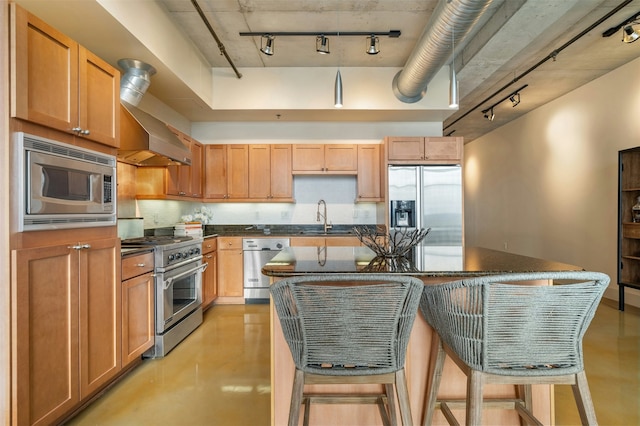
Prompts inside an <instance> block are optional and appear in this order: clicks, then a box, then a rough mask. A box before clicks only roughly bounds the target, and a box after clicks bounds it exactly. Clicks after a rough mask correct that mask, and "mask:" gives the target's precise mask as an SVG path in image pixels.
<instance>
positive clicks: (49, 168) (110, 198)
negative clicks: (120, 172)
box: [16, 132, 116, 231]
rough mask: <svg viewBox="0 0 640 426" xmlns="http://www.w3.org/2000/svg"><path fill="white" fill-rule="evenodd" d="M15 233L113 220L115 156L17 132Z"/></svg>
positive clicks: (105, 223)
mask: <svg viewBox="0 0 640 426" xmlns="http://www.w3.org/2000/svg"><path fill="white" fill-rule="evenodd" d="M16 135H17V147H18V148H17V152H18V164H20V165H21V166H22V170H20V182H19V193H20V194H21V196H20V206H19V209H20V214H19V231H31V230H41V229H60V228H84V227H92V226H113V225H115V224H116V157H115V156H113V155H108V154H102V153H99V152H95V151H91V150H88V149H84V148H80V147H77V146H73V145H68V144H65V143H61V142H57V141H53V140H50V139H45V138H42V137H40V136H34V135H30V134H26V133H24V132H18V133H16Z"/></svg>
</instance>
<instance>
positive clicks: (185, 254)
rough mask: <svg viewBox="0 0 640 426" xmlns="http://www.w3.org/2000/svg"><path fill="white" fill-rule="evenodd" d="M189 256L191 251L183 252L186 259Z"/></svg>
mask: <svg viewBox="0 0 640 426" xmlns="http://www.w3.org/2000/svg"><path fill="white" fill-rule="evenodd" d="M187 257H189V252H188V251H185V252H184V253H182V258H183V259H186V258H187Z"/></svg>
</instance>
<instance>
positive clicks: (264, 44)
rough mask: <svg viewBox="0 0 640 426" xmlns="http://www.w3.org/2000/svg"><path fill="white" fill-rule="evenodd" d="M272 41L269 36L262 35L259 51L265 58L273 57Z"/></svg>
mask: <svg viewBox="0 0 640 426" xmlns="http://www.w3.org/2000/svg"><path fill="white" fill-rule="evenodd" d="M274 40H275V37H274V36H272V35H271V34H264V35H263V36H262V38H261V40H260V51H261V52H262V53H264V54H265V55H267V56H271V55H273V52H274V50H273V47H274Z"/></svg>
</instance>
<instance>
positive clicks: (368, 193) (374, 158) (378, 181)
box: [356, 144, 384, 202]
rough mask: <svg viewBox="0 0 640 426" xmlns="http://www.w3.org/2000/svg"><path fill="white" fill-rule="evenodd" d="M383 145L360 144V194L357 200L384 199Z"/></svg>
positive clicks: (358, 183) (358, 181) (372, 200)
mask: <svg viewBox="0 0 640 426" xmlns="http://www.w3.org/2000/svg"><path fill="white" fill-rule="evenodd" d="M381 146H382V145H375V144H371V145H370V144H366V145H365V144H362V145H358V179H357V189H358V195H357V198H356V201H371V202H377V201H383V197H384V191H383V188H382V180H383V179H382V157H381V154H380V147H381Z"/></svg>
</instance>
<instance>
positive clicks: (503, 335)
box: [420, 271, 609, 376]
mask: <svg viewBox="0 0 640 426" xmlns="http://www.w3.org/2000/svg"><path fill="white" fill-rule="evenodd" d="M536 280H569V281H570V282H569V281H568V282H567V283H563V284H559V283H558V282H557V281H556V282H555V284H554V285H532V284H531V283H525V282H526V281H536ZM608 284H609V277H608V276H607V275H605V274H601V273H597V272H585V271H575V272H553V273H541V272H540V273H521V274H505V275H495V276H484V277H476V278H469V279H463V280H460V281H454V282H450V283H445V284H439V285H427V286H425V288H424V292H423V295H422V300H421V303H420V309H421V311H422V313H423V315H424V317H425V319H426V320H427V322H428V323H429V324H430V325H431V326H432V327H433V328H434V329H435V330H436V331H437V333H438V334H439V335H440V338H441V339H442V341H443V342H444V343H446V344H447V345H448V346H449V347H451V348H452V350H453V351H455V352H456V354H457V355H458V356H459V357H460V359H461V360H462V361H463V362H464V363H465V364H466V365H467V366H469V367H471V368H472V369H474V370H478V371H483V372H487V373H493V374H501V375H509V376H541V375H559V374H573V373H576V372H579V371H582V370H584V365H583V352H582V337H583V336H584V333H585V331H586V330H587V327H588V326H589V324H590V322H591V319H592V318H593V315H594V314H595V311H596V308H597V306H598V303H599V302H600V299H601V297H602V294H603V293H604V290H605V289H606V288H607V285H608Z"/></svg>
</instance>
